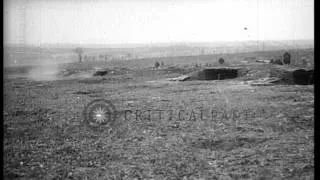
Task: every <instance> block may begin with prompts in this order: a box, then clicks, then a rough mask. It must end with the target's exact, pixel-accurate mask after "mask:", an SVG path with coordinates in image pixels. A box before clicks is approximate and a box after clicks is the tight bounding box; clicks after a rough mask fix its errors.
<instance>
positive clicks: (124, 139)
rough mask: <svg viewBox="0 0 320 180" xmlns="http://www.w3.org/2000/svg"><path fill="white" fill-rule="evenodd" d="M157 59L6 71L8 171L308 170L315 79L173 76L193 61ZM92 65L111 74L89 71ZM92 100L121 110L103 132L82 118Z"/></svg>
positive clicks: (280, 175)
mask: <svg viewBox="0 0 320 180" xmlns="http://www.w3.org/2000/svg"><path fill="white" fill-rule="evenodd" d="M238 56H241V57H244V56H248V54H241V55H238ZM251 56H255V57H257V56H258V55H257V54H251ZM262 56H264V54H262ZM228 57H229V59H232V58H233V59H234V61H236V57H237V55H233V56H232V57H231V55H230V56H227V58H226V59H228ZM199 59H200V61H199V62H200V63H202V64H205V63H208V62H209V60H208V59H206V58H205V56H202V57H200V58H199ZM202 59H203V60H202ZM239 59H240V58H239ZM155 60H158V59H153V60H152V61H150V60H149V61H148V62H147V60H143V59H142V60H139V61H136V62H135V61H130V62H127V61H117V62H116V61H115V62H102V63H100V64H99V63H92V64H90V63H85V62H84V63H82V64H77V63H73V64H68V65H63V69H64V73H65V74H64V76H63V75H61V77H62V78H60V79H56V80H53V81H33V80H30V79H27V78H25V77H23V76H24V75H25V72H26V71H28V70H25V71H24V70H12V69H11V70H10V71H7V74H5V75H6V76H5V77H6V78H5V80H4V112H3V113H4V175H5V176H4V177H5V179H93V180H97V179H159V180H160V179H313V178H314V137H313V136H314V115H313V114H314V86H313V85H274V86H250V85H248V84H244V83H243V80H246V79H254V78H259V77H260V76H264V73H265V72H264V70H267V69H268V68H270V65H264V64H253V65H251V66H249V65H247V64H245V65H243V66H248V67H250V68H249V70H248V72H249V73H251V74H253V75H251V76H249V75H245V76H243V77H239V78H236V79H232V80H220V81H219V80H216V81H186V82H169V81H163V79H165V78H170V77H177V76H179V75H181V74H186V73H189V72H191V71H193V70H195V69H196V68H193V67H191V66H192V65H194V63H189V64H188V63H185V64H182V63H180V62H181V61H182V58H179V59H178V60H177V59H175V58H173V59H164V60H163V61H165V64H180V65H179V66H175V67H174V68H169V66H166V67H164V68H162V69H158V70H152V66H153V64H154V61H155ZM234 61H231V62H234ZM252 61H253V60H252ZM187 62H191V60H190V61H187ZM193 62H194V61H193ZM229 62H230V61H229ZM134 64H135V66H134ZM140 64H144V65H145V66H142V65H140ZM95 66H99V67H106V68H108V69H109V71H110V72H111V71H113V73H112V74H111V73H109V74H108V75H106V76H103V77H99V76H98V77H89V76H86V75H87V74H88V73H90V72H91V70H92V68H93V67H95ZM22 69H23V68H22ZM61 69H62V68H61ZM19 72H20V73H19ZM68 73H69V74H68ZM62 74H63V73H62ZM95 99H107V100H110V101H111V102H112V103H113V104H114V106H115V107H116V109H117V111H118V116H117V119H116V122H115V124H114V125H113V126H112V127H109V128H106V129H105V131H103V132H96V131H92V130H90V129H88V128H86V127H85V126H84V125H83V123H82V122H83V116H82V112H83V110H84V108H85V106H86V105H87V104H88V103H89V102H90V101H92V100H95ZM126 112H127V113H126ZM128 112H131V113H128ZM141 112H142V114H140V113H141ZM159 112H160V113H159ZM149 113H150V114H149Z"/></svg>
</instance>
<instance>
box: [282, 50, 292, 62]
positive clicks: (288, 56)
mask: <svg viewBox="0 0 320 180" xmlns="http://www.w3.org/2000/svg"><path fill="white" fill-rule="evenodd" d="M290 60H291V55H290V53H288V52H285V53H284V54H283V64H290Z"/></svg>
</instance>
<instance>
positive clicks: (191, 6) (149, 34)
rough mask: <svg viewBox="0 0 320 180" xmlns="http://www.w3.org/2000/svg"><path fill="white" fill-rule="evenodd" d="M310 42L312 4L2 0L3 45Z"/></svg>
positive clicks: (276, 0)
mask: <svg viewBox="0 0 320 180" xmlns="http://www.w3.org/2000/svg"><path fill="white" fill-rule="evenodd" d="M313 38H314V2H313V0H174V1H173V0H5V1H4V43H9V44H16V43H26V44H34V45H39V44H51V43H52V44H53V43H61V44H63V43H72V44H126V43H174V42H215V41H248V40H253V41H257V40H259V41H260V40H261V41H262V40H301V39H308V40H312V39H313Z"/></svg>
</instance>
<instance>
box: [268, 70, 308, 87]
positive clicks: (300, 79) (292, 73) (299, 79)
mask: <svg viewBox="0 0 320 180" xmlns="http://www.w3.org/2000/svg"><path fill="white" fill-rule="evenodd" d="M313 71H314V70H313V69H310V70H308V69H298V68H289V67H285V68H283V67H276V68H272V69H271V71H270V76H271V77H278V78H280V79H281V80H280V81H279V82H278V83H280V84H297V85H311V84H314V75H313V74H314V72H313Z"/></svg>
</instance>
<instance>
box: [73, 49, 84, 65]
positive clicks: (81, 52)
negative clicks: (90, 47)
mask: <svg viewBox="0 0 320 180" xmlns="http://www.w3.org/2000/svg"><path fill="white" fill-rule="evenodd" d="M83 51H84V50H83V48H81V47H77V48H75V49H74V52H75V53H77V54H78V56H79V62H80V63H81V62H82V54H83Z"/></svg>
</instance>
